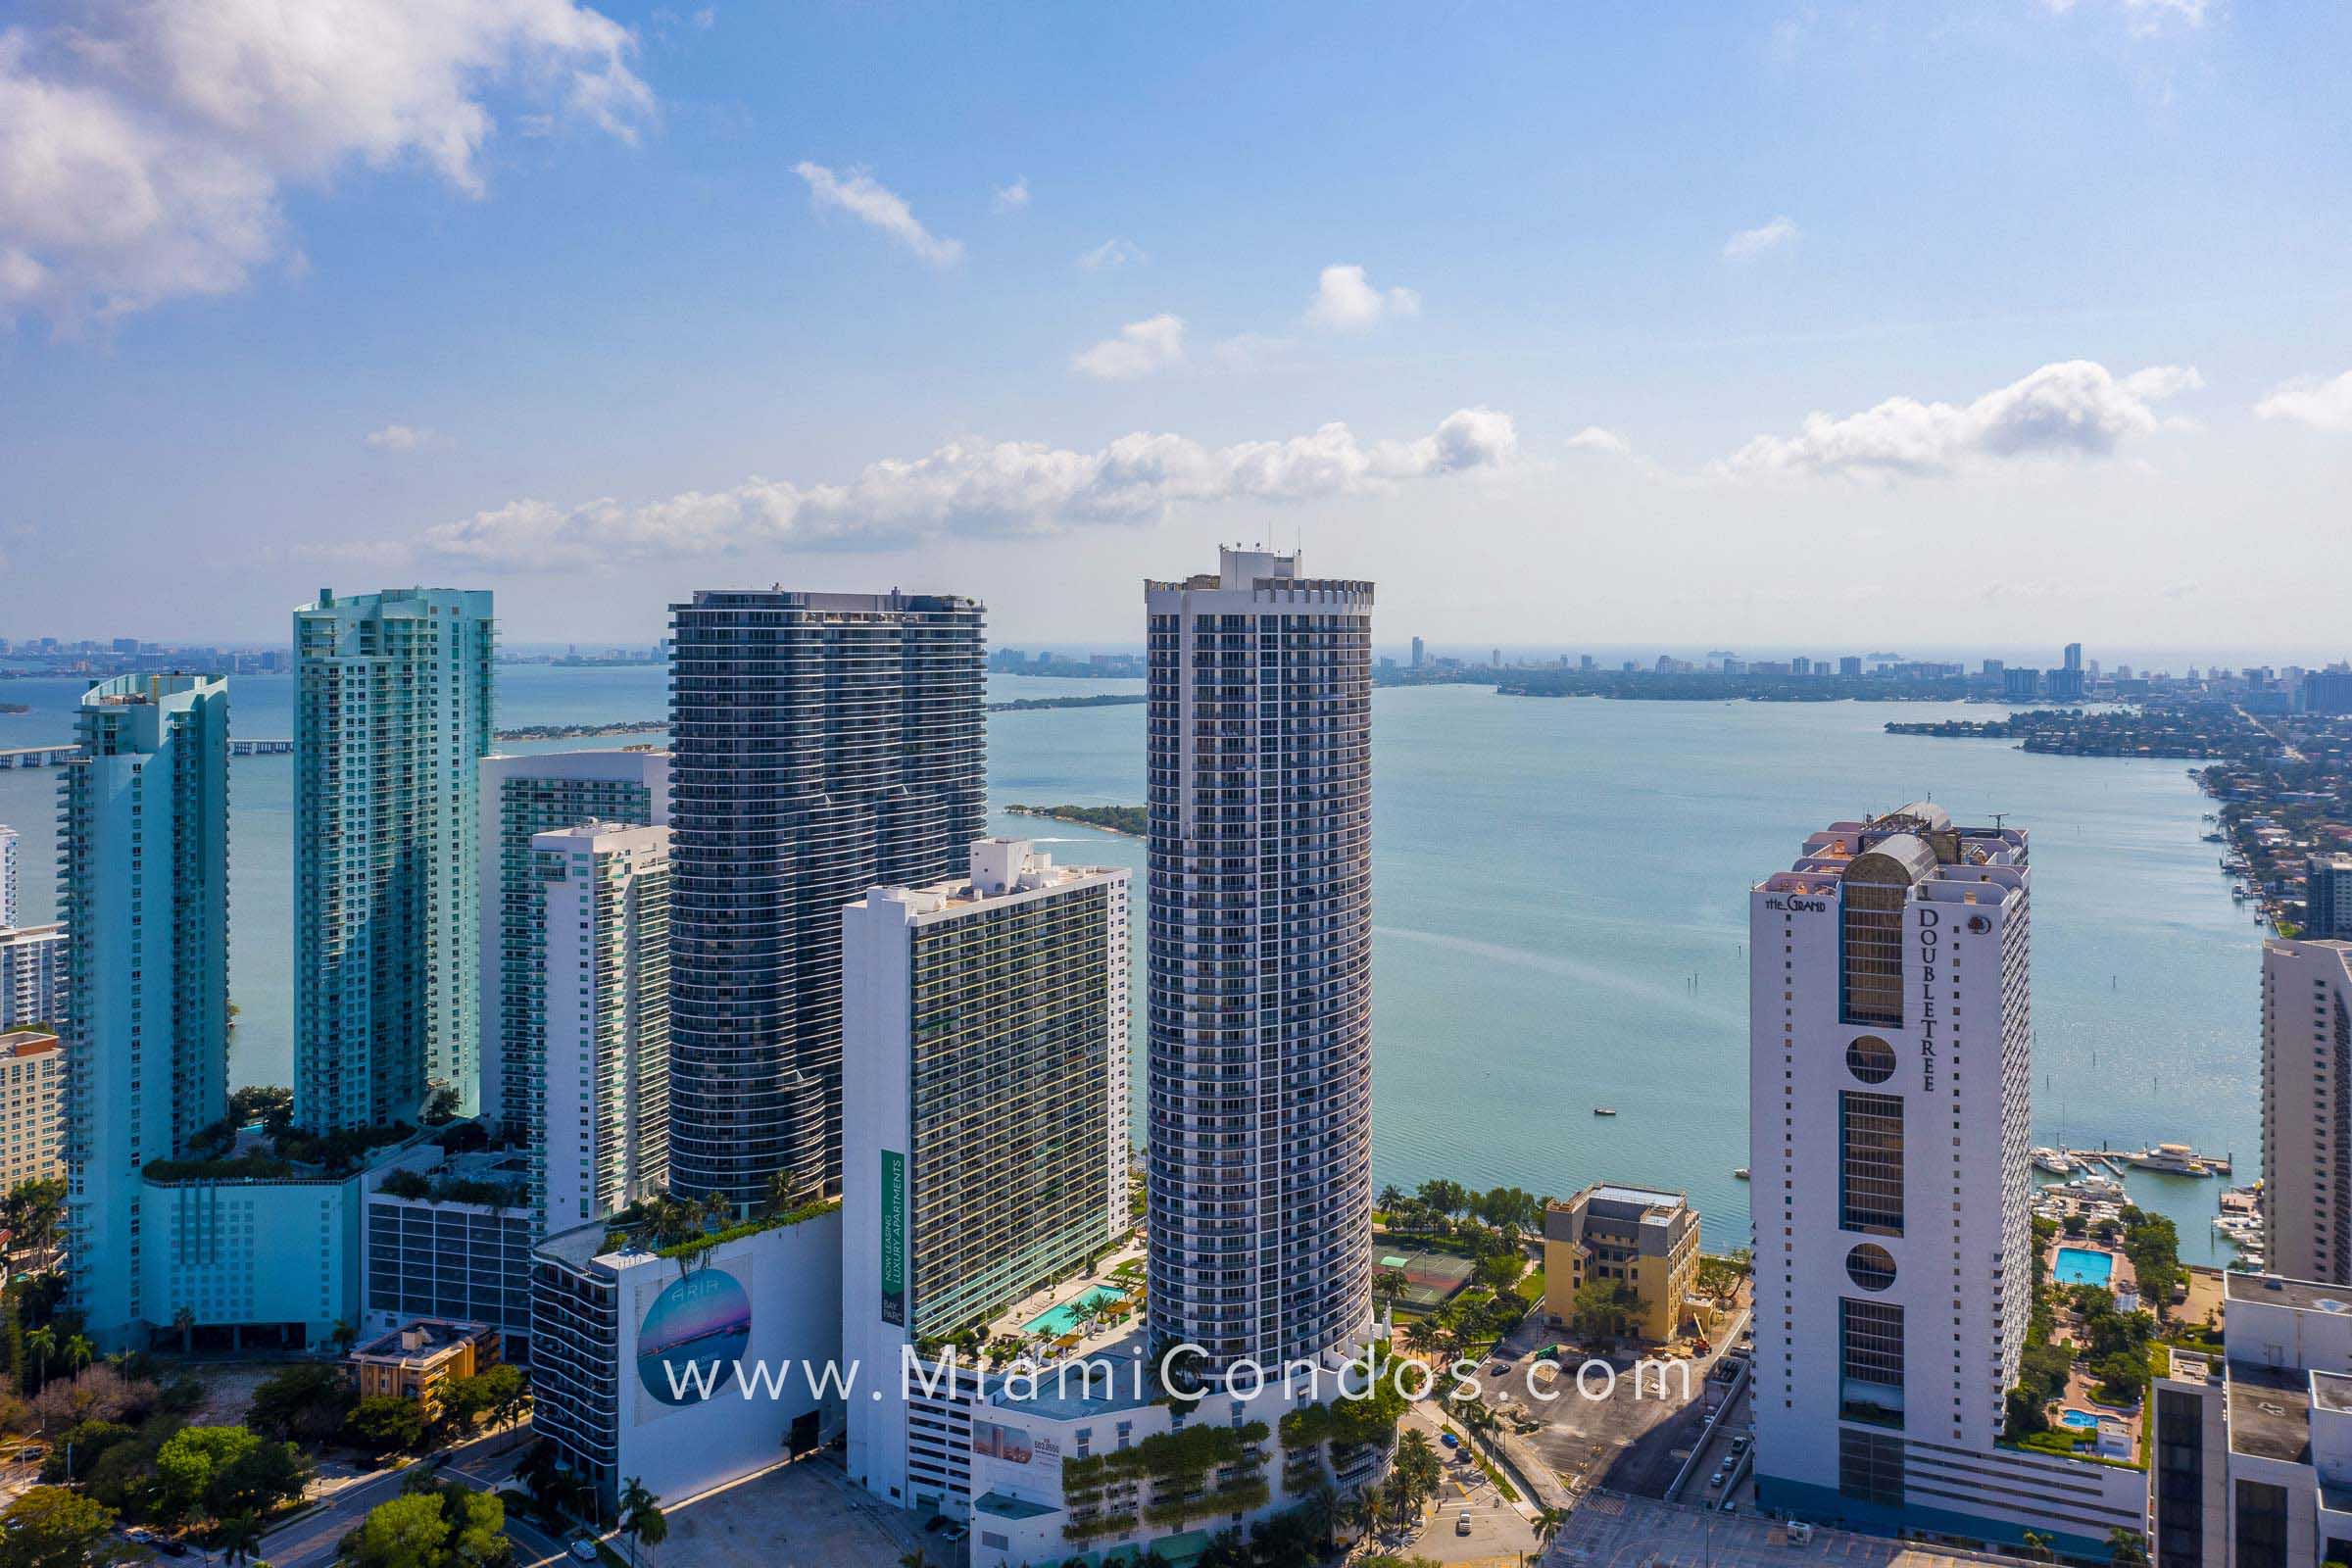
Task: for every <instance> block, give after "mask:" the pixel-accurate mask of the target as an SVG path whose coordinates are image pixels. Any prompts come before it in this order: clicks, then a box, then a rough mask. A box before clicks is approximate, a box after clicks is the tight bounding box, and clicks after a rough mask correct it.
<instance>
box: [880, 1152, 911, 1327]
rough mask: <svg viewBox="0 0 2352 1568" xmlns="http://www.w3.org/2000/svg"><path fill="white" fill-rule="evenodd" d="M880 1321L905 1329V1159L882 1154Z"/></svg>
mask: <svg viewBox="0 0 2352 1568" xmlns="http://www.w3.org/2000/svg"><path fill="white" fill-rule="evenodd" d="M882 1321H883V1322H885V1323H891V1324H895V1325H897V1326H898V1327H900V1328H905V1327H906V1326H907V1156H906V1155H905V1154H902V1153H899V1152H896V1151H893V1150H888V1149H885V1150H884V1151H882Z"/></svg>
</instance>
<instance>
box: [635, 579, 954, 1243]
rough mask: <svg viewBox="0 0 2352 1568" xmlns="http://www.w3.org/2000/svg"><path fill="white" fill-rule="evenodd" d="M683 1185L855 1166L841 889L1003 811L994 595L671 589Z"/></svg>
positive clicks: (679, 1165) (681, 1188)
mask: <svg viewBox="0 0 2352 1568" xmlns="http://www.w3.org/2000/svg"><path fill="white" fill-rule="evenodd" d="M670 614H671V629H672V631H673V633H674V641H673V644H672V648H671V655H670V659H671V665H670V668H671V682H670V725H671V733H672V748H671V753H670V828H671V838H670V879H671V880H670V969H669V972H670V1041H671V1044H670V1101H669V1114H670V1185H671V1187H672V1188H673V1189H674V1190H675V1191H677V1192H679V1193H680V1194H683V1195H687V1196H691V1197H703V1196H707V1195H709V1194H712V1193H716V1194H718V1195H720V1196H722V1197H724V1198H726V1199H728V1200H730V1201H733V1202H735V1203H737V1204H751V1203H757V1202H759V1201H761V1200H762V1199H763V1198H764V1197H765V1196H766V1192H767V1186H768V1180H769V1178H770V1177H771V1176H773V1175H775V1174H776V1173H778V1172H789V1173H791V1174H792V1175H793V1176H794V1177H796V1178H797V1179H798V1180H799V1181H801V1182H803V1183H805V1184H808V1185H809V1186H813V1185H814V1184H816V1183H819V1182H822V1183H823V1184H824V1185H825V1186H826V1187H827V1189H828V1190H838V1189H839V1187H840V1183H841V910H842V907H843V906H844V905H846V904H849V903H851V902H853V901H855V900H856V899H858V898H859V897H861V896H862V895H863V894H864V893H865V891H866V889H868V888H870V887H874V886H877V885H895V886H901V887H920V886H922V885H924V884H926V883H930V882H936V881H940V880H942V879H943V878H946V877H949V876H953V875H956V873H957V872H958V871H960V870H961V869H962V868H963V866H964V864H965V861H966V858H967V857H968V854H969V851H970V848H971V843H972V841H973V840H974V839H977V838H979V837H981V836H982V835H983V834H984V833H985V832H986V831H987V824H988V804H987V775H988V766H987V739H986V720H985V718H984V716H983V710H982V696H983V693H984V691H985V688H986V668H985V659H986V649H985V645H984V636H983V624H982V623H983V613H982V611H981V607H980V604H979V602H978V601H977V600H972V599H964V598H959V597H956V596H953V595H932V594H902V593H898V592H895V591H894V592H891V593H887V594H818V593H791V592H787V591H785V590H783V589H780V588H779V589H752V590H743V591H731V590H708V591H703V592H698V593H697V594H696V595H695V596H694V599H693V601H692V602H691V603H689V604H683V605H673V606H671V607H670Z"/></svg>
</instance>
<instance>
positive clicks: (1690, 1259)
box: [1544, 1182, 1698, 1341]
mask: <svg viewBox="0 0 2352 1568" xmlns="http://www.w3.org/2000/svg"><path fill="white" fill-rule="evenodd" d="M1593 1280H1607V1281H1611V1282H1613V1283H1615V1284H1619V1285H1623V1286H1626V1287H1628V1288H1629V1289H1631V1290H1632V1291H1633V1293H1634V1297H1635V1299H1636V1301H1637V1302H1638V1305H1637V1306H1636V1308H1635V1312H1634V1332H1635V1333H1636V1334H1638V1335H1640V1336H1641V1337H1642V1339H1644V1340H1650V1341H1665V1340H1670V1339H1672V1338H1674V1336H1675V1332H1676V1331H1677V1330H1678V1329H1679V1328H1680V1327H1681V1325H1682V1322H1683V1319H1684V1317H1685V1316H1686V1312H1685V1303H1686V1302H1687V1300H1688V1299H1689V1298H1690V1297H1691V1294H1692V1293H1693V1291H1694V1290H1695V1288H1696V1286H1697V1283H1698V1210H1697V1209H1695V1208H1692V1207H1691V1201H1690V1200H1689V1199H1688V1198H1687V1197H1685V1196H1684V1195H1683V1194H1681V1193H1667V1192H1660V1191H1657V1190H1655V1189H1653V1188H1647V1187H1623V1186H1618V1185H1615V1184H1612V1183H1608V1182H1595V1183H1594V1184H1593V1186H1591V1187H1588V1188H1586V1189H1585V1190H1584V1191H1583V1192H1581V1193H1578V1194H1577V1195H1576V1196H1575V1197H1573V1198H1568V1199H1562V1200H1559V1201H1554V1202H1553V1203H1552V1204H1551V1205H1550V1206H1549V1207H1548V1208H1546V1209H1545V1210H1544V1320H1545V1321H1546V1322H1549V1323H1553V1324H1557V1325H1561V1326H1566V1325H1567V1324H1569V1323H1571V1322H1573V1321H1575V1318H1576V1293H1577V1292H1578V1291H1579V1290H1581V1289H1582V1288H1583V1287H1584V1286H1585V1285H1586V1284H1587V1283H1589V1282H1591V1281H1593Z"/></svg>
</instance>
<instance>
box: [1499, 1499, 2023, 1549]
mask: <svg viewBox="0 0 2352 1568" xmlns="http://www.w3.org/2000/svg"><path fill="white" fill-rule="evenodd" d="M2013 1561H2016V1559H2013V1558H2006V1557H1996V1556H1992V1555H1990V1554H1986V1553H1976V1552H1953V1551H1945V1550H1939V1549H1936V1548H1931V1547H1924V1546H1917V1545H1913V1544H1909V1543H1906V1542H1901V1541H1893V1540H1889V1539H1888V1538H1887V1537H1884V1536H1857V1535H1852V1534H1850V1533H1848V1532H1846V1531H1843V1530H1826V1529H1818V1528H1816V1529H1814V1530H1813V1532H1812V1539H1811V1540H1810V1541H1804V1540H1801V1539H1800V1538H1799V1537H1798V1536H1797V1535H1794V1534H1791V1533H1790V1532H1789V1530H1788V1529H1787V1528H1786V1527H1785V1526H1783V1525H1781V1524H1779V1523H1777V1522H1776V1521H1773V1520H1770V1519H1759V1518H1757V1517H1755V1516H1754V1515H1753V1514H1750V1513H1748V1512H1746V1511H1744V1510H1742V1511H1741V1512H1740V1513H1738V1514H1723V1513H1718V1512H1715V1511H1714V1510H1712V1509H1705V1508H1694V1507H1689V1506H1686V1505H1684V1504H1681V1503H1672V1502H1661V1501H1659V1500H1657V1499H1655V1498H1651V1497H1628V1496H1623V1495H1618V1494H1615V1493H1605V1494H1601V1495H1594V1496H1591V1497H1587V1498H1586V1499H1585V1500H1584V1502H1583V1503H1582V1504H1581V1505H1579V1506H1578V1507H1577V1509H1576V1511H1575V1512H1574V1513H1572V1514H1570V1515H1569V1516H1568V1522H1567V1523H1566V1524H1564V1525H1562V1526H1561V1527H1560V1533H1559V1534H1558V1535H1557V1536H1555V1537H1554V1538H1552V1544H1551V1547H1550V1549H1549V1550H1547V1551H1546V1552H1545V1553H1544V1568H1969V1565H1983V1564H2007V1563H2010V1562H2013Z"/></svg>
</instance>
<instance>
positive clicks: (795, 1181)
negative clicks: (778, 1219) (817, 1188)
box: [760, 1170, 801, 1214]
mask: <svg viewBox="0 0 2352 1568" xmlns="http://www.w3.org/2000/svg"><path fill="white" fill-rule="evenodd" d="M760 1206H761V1207H762V1208H763V1209H765V1210H766V1211H767V1212H768V1213H769V1214H789V1213H791V1212H792V1211H793V1210H794V1209H796V1208H798V1207H800V1206H801V1178H800V1177H799V1175H798V1174H796V1173H795V1172H792V1171H788V1170H780V1171H777V1172H775V1173H774V1174H772V1175H770V1176H769V1177H768V1178H767V1193H766V1196H765V1199H764V1201H762V1202H761V1204H760Z"/></svg>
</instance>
